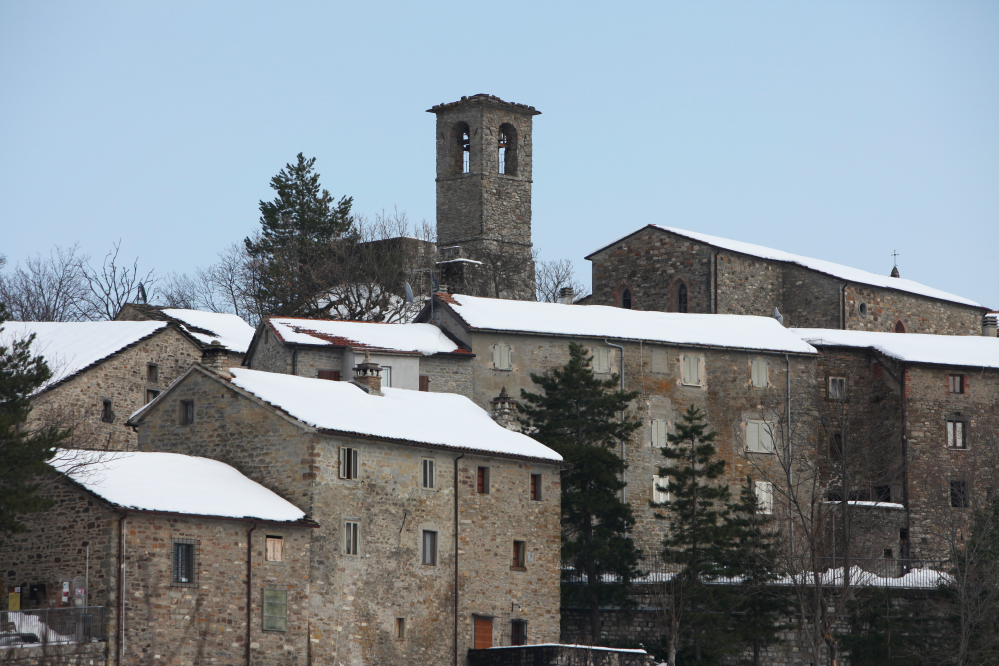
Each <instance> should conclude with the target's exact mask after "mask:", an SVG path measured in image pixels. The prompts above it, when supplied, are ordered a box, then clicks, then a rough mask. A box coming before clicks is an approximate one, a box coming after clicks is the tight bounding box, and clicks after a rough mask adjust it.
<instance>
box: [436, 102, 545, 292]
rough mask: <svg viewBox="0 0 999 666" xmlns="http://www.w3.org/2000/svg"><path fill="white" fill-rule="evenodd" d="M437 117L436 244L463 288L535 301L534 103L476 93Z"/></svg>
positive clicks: (445, 268)
mask: <svg viewBox="0 0 999 666" xmlns="http://www.w3.org/2000/svg"><path fill="white" fill-rule="evenodd" d="M427 111H428V112H429V113H433V114H434V115H436V116H437V124H436V132H435V135H436V141H437V247H438V254H439V259H441V260H443V261H444V262H448V263H445V264H443V265H442V266H441V268H442V270H443V272H444V275H445V277H446V278H448V279H451V280H455V281H458V282H460V283H461V284H455V285H452V287H453V288H455V289H457V290H459V291H462V292H463V293H473V294H478V295H481V296H494V297H499V298H512V299H524V300H534V291H535V287H534V258H533V255H532V253H531V250H532V247H533V246H532V244H531V185H532V183H533V166H532V162H533V146H534V139H533V119H534V116H536V115H538V114H540V113H541V112H540V111H538V110H536V109H535V108H534V107H533V106H527V105H524V104H515V103H511V102H504V101H503V100H501V99H500V98H498V97H495V96H493V95H472V96H471V97H462V98H461V99H460V100H458V101H457V102H451V103H446V104H438V105H436V106H434V107H433V108H430V109H428V110H427Z"/></svg>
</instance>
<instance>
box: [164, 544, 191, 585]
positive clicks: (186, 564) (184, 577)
mask: <svg viewBox="0 0 999 666" xmlns="http://www.w3.org/2000/svg"><path fill="white" fill-rule="evenodd" d="M197 545H198V541H197V539H174V540H173V575H172V577H171V583H170V584H171V585H172V586H173V587H197V586H198V567H197V561H196V558H197V551H198V549H197Z"/></svg>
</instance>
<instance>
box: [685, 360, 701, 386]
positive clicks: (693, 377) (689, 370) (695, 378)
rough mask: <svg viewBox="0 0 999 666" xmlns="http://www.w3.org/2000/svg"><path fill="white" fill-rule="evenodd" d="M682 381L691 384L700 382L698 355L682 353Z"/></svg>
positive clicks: (695, 384) (694, 384) (697, 384)
mask: <svg viewBox="0 0 999 666" xmlns="http://www.w3.org/2000/svg"><path fill="white" fill-rule="evenodd" d="M683 383H684V384H690V385H691V386H700V384H701V359H700V357H698V356H692V355H684V357H683Z"/></svg>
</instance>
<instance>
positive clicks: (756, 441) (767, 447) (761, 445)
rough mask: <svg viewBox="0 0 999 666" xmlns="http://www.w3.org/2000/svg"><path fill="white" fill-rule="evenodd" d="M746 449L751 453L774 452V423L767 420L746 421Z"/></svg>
mask: <svg viewBox="0 0 999 666" xmlns="http://www.w3.org/2000/svg"><path fill="white" fill-rule="evenodd" d="M746 450H747V451H749V452H750V453H773V452H774V438H773V431H772V425H771V424H769V423H767V422H766V421H748V422H747V423H746Z"/></svg>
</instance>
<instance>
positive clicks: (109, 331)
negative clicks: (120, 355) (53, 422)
mask: <svg viewBox="0 0 999 666" xmlns="http://www.w3.org/2000/svg"><path fill="white" fill-rule="evenodd" d="M167 325H168V324H167V323H166V322H163V321H71V322H49V321H8V322H6V323H4V325H3V331H0V344H2V345H9V344H10V343H11V342H12V341H14V340H18V339H22V338H26V337H28V336H29V335H31V334H32V333H33V334H34V335H35V342H34V344H33V345H32V348H31V349H32V352H33V353H35V354H42V355H43V356H44V357H45V360H46V362H47V363H48V365H49V369H50V370H51V371H52V379H50V380H49V381H48V383H46V385H45V386H43V387H42V390H44V389H45V388H48V387H49V386H52V385H53V384H55V383H57V382H61V381H63V380H65V379H68V378H70V377H72V376H73V375H75V374H76V373H78V372H80V371H81V370H84V369H85V368H88V367H90V366H91V365H93V364H94V363H97V362H98V361H102V360H103V359H105V358H107V357H108V356H111V355H112V354H114V353H117V352H119V351H121V350H123V349H125V348H126V347H128V346H129V345H132V344H135V343H136V342H138V341H139V340H142V339H143V338H145V337H148V336H150V335H152V334H153V333H155V332H156V331H158V330H160V329H162V328H165V327H166V326H167Z"/></svg>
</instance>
